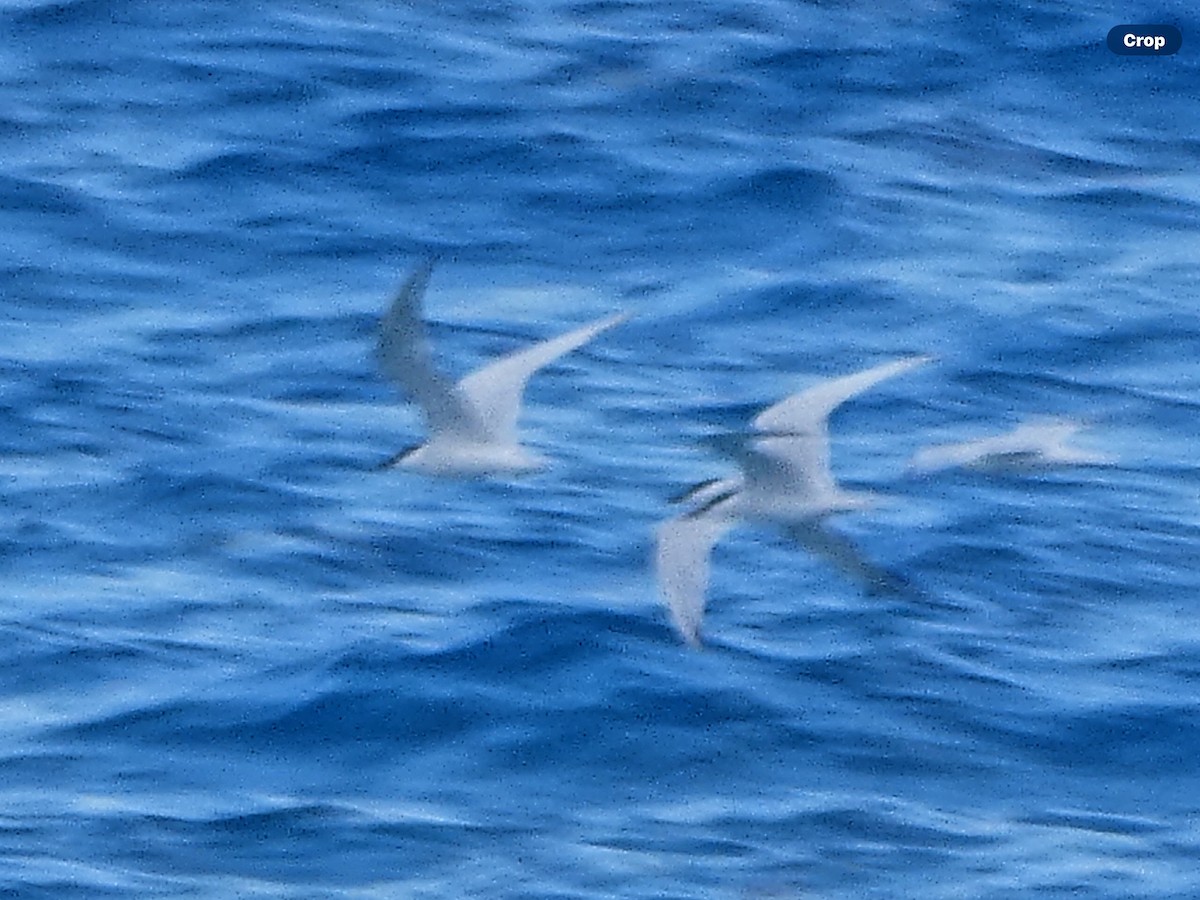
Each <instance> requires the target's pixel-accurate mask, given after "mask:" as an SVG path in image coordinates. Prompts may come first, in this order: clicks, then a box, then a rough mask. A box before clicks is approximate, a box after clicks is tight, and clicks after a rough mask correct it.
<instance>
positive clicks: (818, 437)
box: [655, 356, 932, 646]
mask: <svg viewBox="0 0 1200 900" xmlns="http://www.w3.org/2000/svg"><path fill="white" fill-rule="evenodd" d="M931 358H932V357H929V356H913V357H907V358H905V359H899V360H895V361H893V362H889V363H884V364H882V365H878V366H874V367H873V368H870V369H866V370H864V371H861V372H857V373H855V374H853V375H847V376H844V377H841V378H834V379H830V380H827V381H823V382H821V383H819V384H817V385H815V386H813V387H811V388H809V389H808V390H805V391H801V392H800V393H798V394H793V395H792V396H790V397H787V398H786V399H784V400H782V401H780V402H779V403H776V404H775V405H774V406H770V407H768V408H767V409H765V410H763V411H762V412H761V413H759V414H758V416H756V417H755V419H754V420H753V422H752V423H751V426H752V431H751V433H750V435H749V436H748V439H747V440H746V441H745V442H744V443H742V444H741V445H740V446H741V450H740V452H739V454H738V455H739V457H740V459H739V462H740V464H741V469H742V473H741V475H740V476H737V477H733V478H724V479H712V480H710V481H705V482H702V483H700V484H698V485H696V487H694V488H693V489H692V490H691V491H689V492H688V493H687V494H685V495H684V496H683V497H680V498H678V499H679V500H680V501H690V502H691V503H692V504H693V508H692V510H691V511H690V512H687V513H685V514H683V515H681V516H679V517H678V518H675V519H671V520H669V521H667V522H664V523H663V524H661V525H660V526H659V527H658V531H657V535H656V539H657V540H656V543H657V546H656V551H655V570H656V575H657V578H658V583H659V588H660V590H661V593H662V596H663V600H664V601H665V603H666V606H667V609H668V610H669V612H670V615H671V621H672V624H673V625H674V626H675V630H676V631H678V632H679V635H680V636H681V637H682V638H683V639H684V640H685V641H686V642H687V643H689V644H691V645H692V646H699V645H700V624H701V620H702V619H703V616H704V604H705V593H706V591H707V588H708V577H709V555H710V553H711V551H712V548H713V547H714V546H715V545H716V544H717V542H718V541H720V539H721V537H722V536H723V535H724V534H725V532H726V531H728V530H729V529H730V528H732V527H733V526H734V525H735V524H737V523H738V522H739V521H741V520H747V519H748V520H757V521H764V522H768V523H771V524H774V525H778V526H782V527H783V528H784V529H785V530H786V531H787V533H788V534H789V535H790V536H791V537H792V538H793V539H795V540H797V541H798V542H799V543H800V544H801V545H803V546H804V547H806V548H807V549H808V550H809V551H810V552H812V553H815V554H816V555H818V556H821V557H823V558H824V559H826V560H828V561H829V562H831V563H833V564H834V565H835V566H837V567H838V568H839V569H841V570H842V571H843V572H845V573H846V574H848V575H850V576H851V577H852V578H854V579H855V580H857V581H860V582H864V583H866V584H867V585H869V586H871V587H875V588H886V589H893V588H896V587H897V586H898V585H899V583H900V581H899V579H898V578H897V577H896V576H895V575H893V574H891V573H889V572H886V571H883V570H881V569H879V568H877V567H875V566H873V565H871V564H870V563H869V562H867V561H866V560H864V559H863V558H862V557H861V556H860V555H859V553H858V550H857V549H856V548H855V547H854V545H853V544H852V543H851V542H850V541H849V540H847V539H845V538H843V537H841V536H840V535H837V534H834V533H833V532H830V531H828V530H826V529H825V528H824V527H823V521H824V519H825V518H826V517H827V516H830V515H832V514H834V513H839V512H847V511H851V510H858V509H864V508H866V507H869V506H872V505H874V504H875V502H876V501H877V498H876V496H875V495H873V494H867V493H858V492H850V491H846V490H843V489H842V488H841V487H840V486H839V485H838V483H837V482H836V481H835V480H834V477H833V473H832V471H831V470H830V466H829V424H828V420H829V414H830V413H832V412H833V411H834V410H835V409H837V407H839V406H840V405H841V404H842V403H844V402H845V401H847V400H849V399H850V398H851V397H854V396H856V395H857V394H860V393H862V392H863V391H865V390H867V389H868V388H870V387H872V386H874V385H876V384H878V383H879V382H881V381H883V380H884V379H887V378H891V377H893V376H895V375H899V374H901V373H902V372H907V371H909V370H911V369H915V368H917V367H918V366H921V365H924V364H925V363H927V362H929V360H930V359H931Z"/></svg>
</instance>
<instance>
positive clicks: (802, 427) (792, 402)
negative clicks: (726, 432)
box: [751, 356, 933, 434]
mask: <svg viewBox="0 0 1200 900" xmlns="http://www.w3.org/2000/svg"><path fill="white" fill-rule="evenodd" d="M932 358H933V357H931V356H910V357H907V358H905V359H897V360H894V361H892V362H889V363H883V364H882V365H878V366H873V367H871V368H870V369H864V370H863V371H861V372H855V373H854V374H853V375H845V376H843V377H841V378H831V379H829V380H828V381H822V382H821V383H820V384H816V385H813V386H812V387H810V388H808V389H807V390H804V391H800V392H799V393H798V394H792V395H791V396H790V397H786V398H784V399H783V400H780V401H779V402H778V403H776V404H775V405H773V406H768V407H767V408H766V409H764V410H763V411H762V412H761V413H759V414H758V415H757V416H756V417H755V418H754V421H753V422H752V423H751V424H752V425H753V427H754V429H755V430H756V431H760V432H766V433H768V434H770V433H772V432H774V433H780V434H790V433H800V432H814V433H818V434H824V433H825V426H826V421H827V420H828V418H829V414H830V413H831V412H833V411H834V410H835V409H837V408H838V407H839V406H841V405H842V404H843V403H844V402H846V401H847V400H849V399H850V398H851V397H854V396H857V395H858V394H861V393H862V392H863V391H865V390H867V389H868V388H871V387H874V386H875V385H877V384H879V382H881V381H884V380H885V379H888V378H891V377H893V376H895V375H899V374H900V373H901V372H907V371H909V370H910V369H915V368H917V367H918V366H923V365H925V363H927V362H929V361H930V360H931V359H932Z"/></svg>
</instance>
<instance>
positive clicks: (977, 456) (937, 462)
mask: <svg viewBox="0 0 1200 900" xmlns="http://www.w3.org/2000/svg"><path fill="white" fill-rule="evenodd" d="M1082 429H1083V424H1082V423H1080V422H1071V421H1068V420H1066V419H1037V420H1032V421H1027V422H1024V423H1022V424H1020V425H1018V426H1017V427H1016V428H1014V429H1012V431H1007V432H1005V433H1004V434H997V435H993V436H992V437H986V438H981V439H979V440H974V441H964V442H963V443H959V444H938V445H936V446H933V447H925V448H924V449H922V450H919V451H918V452H917V453H916V454H915V455H914V456H913V458H912V459H911V460H910V461H909V469H910V470H913V471H916V472H936V471H940V470H942V469H950V468H955V467H962V468H971V469H982V470H986V471H1002V470H1008V471H1019V470H1022V469H1036V468H1049V467H1052V466H1056V465H1100V464H1103V463H1107V462H1110V460H1109V458H1108V457H1106V456H1102V455H1100V454H1096V453H1089V452H1088V451H1086V450H1080V449H1079V448H1077V447H1072V446H1071V445H1070V444H1068V443H1067V440H1068V439H1069V438H1070V437H1071V436H1072V435H1074V434H1075V433H1076V432H1078V431H1080V430H1082Z"/></svg>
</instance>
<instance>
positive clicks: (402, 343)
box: [377, 260, 478, 434]
mask: <svg viewBox="0 0 1200 900" xmlns="http://www.w3.org/2000/svg"><path fill="white" fill-rule="evenodd" d="M432 271H433V261H432V260H426V261H424V262H422V263H421V264H420V265H419V266H417V268H416V270H415V271H414V272H413V273H412V275H410V276H409V277H408V280H407V281H405V282H404V286H403V287H402V288H401V289H400V293H398V294H397V295H396V299H395V300H393V301H392V305H391V306H390V307H389V308H388V311H387V312H386V313H385V314H384V316H383V321H382V323H381V325H380V329H379V345H378V347H377V354H378V358H379V366H380V368H381V369H383V372H384V374H386V375H387V376H388V377H389V378H391V379H392V381H394V382H396V384H397V385H399V386H400V388H401V389H403V391H404V392H405V393H406V394H407V395H408V396H409V397H410V398H411V399H412V400H413V401H414V402H415V403H416V404H417V405H418V406H420V407H421V411H422V412H423V413H424V414H425V421H426V424H427V425H428V427H429V430H430V431H431V432H441V433H452V434H453V433H459V434H470V433H473V432H474V431H476V430H477V429H478V424H477V423H476V422H475V415H474V413H473V411H472V410H471V409H470V408H469V407H467V406H466V405H465V404H464V402H463V398H462V395H461V394H460V392H459V389H458V388H457V387H456V386H455V385H454V383H453V382H452V381H451V380H450V379H449V378H447V377H446V376H445V375H443V374H442V373H441V372H439V371H438V370H437V369H436V368H435V367H434V365H433V358H432V356H431V355H430V353H429V338H428V335H427V333H426V329H425V322H424V320H423V319H422V318H421V299H422V297H423V296H424V294H425V288H426V286H427V285H428V284H429V275H430V272H432Z"/></svg>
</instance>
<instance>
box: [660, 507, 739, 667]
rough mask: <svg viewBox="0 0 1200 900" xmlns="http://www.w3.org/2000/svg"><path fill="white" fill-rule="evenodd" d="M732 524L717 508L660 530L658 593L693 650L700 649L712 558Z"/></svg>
mask: <svg viewBox="0 0 1200 900" xmlns="http://www.w3.org/2000/svg"><path fill="white" fill-rule="evenodd" d="M733 523H734V520H733V518H732V517H730V516H728V515H725V514H724V513H723V512H722V511H721V509H720V508H719V507H714V508H711V509H708V510H707V511H705V512H703V513H700V514H693V515H687V516H681V517H679V518H678V519H671V520H669V521H667V522H663V523H662V524H661V525H659V526H658V531H657V534H656V547H655V554H654V569H655V575H656V576H657V578H658V587H659V591H660V592H661V593H662V598H663V602H664V603H665V604H666V607H667V610H668V611H669V612H670V614H671V623H672V624H673V625H674V626H675V630H676V631H677V632H679V635H680V637H682V638H683V639H684V640H685V641H687V642H688V643H689V644H691V645H692V646H693V647H699V646H700V623H701V621H702V620H703V619H704V603H705V592H706V591H707V590H708V575H709V568H710V566H709V554H710V553H711V552H712V548H713V547H714V546H715V545H716V543H717V541H719V540H720V539H721V536H722V535H723V534H724V533H725V532H726V531H728V530H729V529H730V528H731V527H732V526H733Z"/></svg>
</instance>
